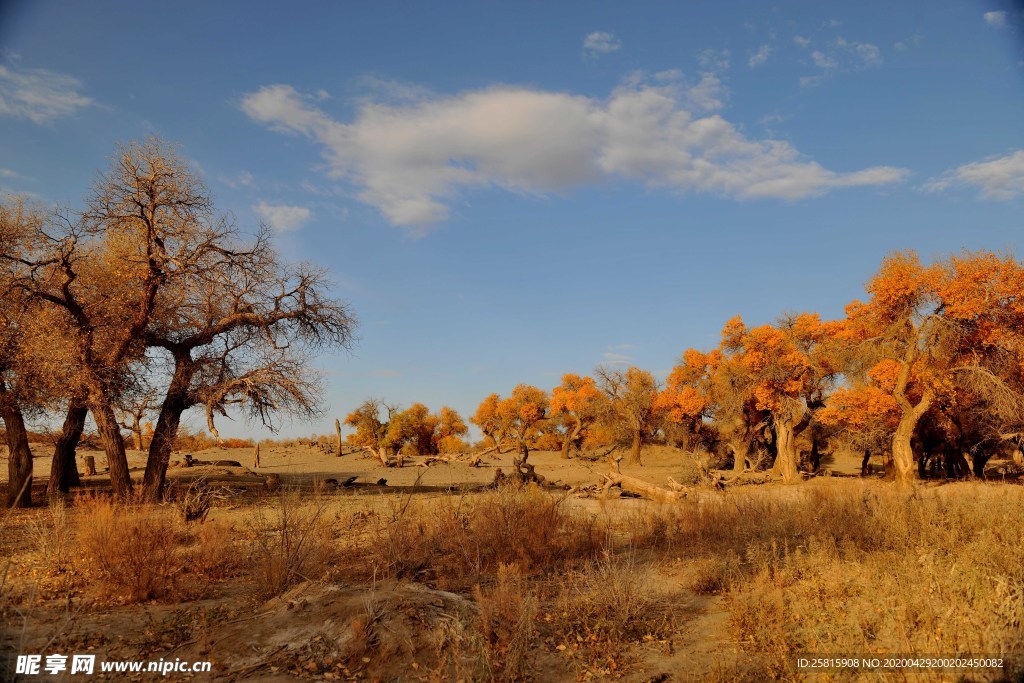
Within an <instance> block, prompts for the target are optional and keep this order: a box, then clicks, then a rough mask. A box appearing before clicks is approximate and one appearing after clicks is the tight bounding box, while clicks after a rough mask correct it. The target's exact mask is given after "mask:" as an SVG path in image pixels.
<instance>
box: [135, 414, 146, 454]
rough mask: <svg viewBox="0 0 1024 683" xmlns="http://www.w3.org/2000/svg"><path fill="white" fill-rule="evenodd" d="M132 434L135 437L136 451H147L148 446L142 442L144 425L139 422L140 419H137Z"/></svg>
mask: <svg viewBox="0 0 1024 683" xmlns="http://www.w3.org/2000/svg"><path fill="white" fill-rule="evenodd" d="M132 434H134V435H135V450H137V451H142V450H145V449H146V444H144V443H143V442H142V424H141V423H140V422H139V420H138V418H136V419H135V424H134V426H133V427H132Z"/></svg>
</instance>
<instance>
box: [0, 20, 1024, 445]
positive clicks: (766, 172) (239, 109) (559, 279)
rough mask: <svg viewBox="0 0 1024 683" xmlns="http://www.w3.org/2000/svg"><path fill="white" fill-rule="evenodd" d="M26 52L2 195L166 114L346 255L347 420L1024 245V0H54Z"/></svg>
mask: <svg viewBox="0 0 1024 683" xmlns="http://www.w3.org/2000/svg"><path fill="white" fill-rule="evenodd" d="M0 49H2V57H0V191H3V192H19V193H29V194H32V195H34V196H36V197H38V198H40V199H42V200H45V201H51V202H55V201H60V202H64V203H68V204H71V205H72V206H74V205H75V204H76V203H77V202H79V201H80V198H81V197H82V195H83V194H84V192H85V190H86V188H87V187H88V185H89V183H90V182H91V181H92V179H93V178H94V177H95V173H96V169H97V168H98V167H101V166H105V165H106V160H107V158H108V156H109V155H110V153H111V150H112V148H113V146H114V144H115V143H116V142H117V141H123V140H128V139H133V138H139V137H142V136H145V135H149V134H154V133H155V134H158V135H160V136H162V137H164V138H167V139H169V140H172V141H176V142H178V143H180V145H181V151H182V154H183V155H185V156H186V157H187V158H188V159H189V160H191V162H192V163H193V164H194V166H195V168H196V169H197V170H198V171H199V172H200V173H201V174H202V176H203V178H204V179H205V181H206V182H207V184H208V185H209V187H210V189H211V191H212V193H213V195H214V197H215V200H216V202H217V205H218V207H219V208H220V209H222V210H224V211H230V212H231V213H233V214H234V215H235V217H236V218H237V220H238V222H239V224H240V225H242V226H247V225H249V226H252V225H255V224H256V223H257V221H260V220H263V221H267V222H269V223H270V224H271V225H272V226H273V227H274V228H275V230H276V231H277V240H278V245H279V247H280V249H281V250H282V251H283V252H284V253H285V254H286V255H287V256H288V257H289V258H291V259H293V260H311V261H316V262H319V263H321V264H323V265H325V266H327V267H328V268H329V269H330V271H331V272H332V274H333V278H334V280H335V282H336V292H335V293H336V294H337V295H338V296H339V297H341V298H343V299H345V300H346V301H348V302H349V303H350V304H351V305H352V306H353V308H354V310H355V311H356V313H357V314H358V316H359V318H360V320H361V326H360V328H359V336H360V343H359V345H358V346H357V347H356V349H355V350H354V352H353V353H352V354H351V355H346V354H340V355H338V356H331V357H324V358H322V359H321V360H320V364H321V366H322V369H323V370H324V371H325V372H326V373H327V378H328V384H329V387H330V389H329V392H328V395H327V397H326V407H327V408H328V410H329V412H330V415H331V416H332V417H333V416H334V415H338V416H343V415H344V413H345V412H347V411H348V410H350V409H351V408H353V407H354V406H355V405H356V404H358V403H359V402H360V401H361V400H362V399H363V398H365V397H367V396H378V397H382V398H385V399H387V400H389V401H394V402H398V403H401V404H403V405H409V404H410V403H412V402H414V401H421V402H424V403H427V404H428V405H430V406H432V407H434V408H439V407H440V406H441V405H442V404H447V405H451V406H453V407H455V408H457V409H458V410H460V411H462V412H464V413H471V412H472V411H473V409H474V408H475V406H476V404H477V403H478V402H479V401H480V399H482V398H483V397H484V396H485V395H486V394H488V393H490V392H492V391H498V392H501V393H506V392H508V391H509V390H510V389H511V388H512V387H513V386H514V385H515V384H517V383H519V382H526V383H531V384H536V385H538V386H541V387H543V388H547V389H550V388H551V387H552V386H554V385H556V384H557V383H558V381H559V377H560V375H561V374H562V373H564V372H568V371H574V372H580V373H586V372H589V371H590V370H591V369H592V368H593V367H594V366H595V365H597V364H598V363H602V362H622V363H632V364H636V365H639V366H641V367H645V368H648V369H651V370H653V371H655V372H657V373H659V374H662V375H663V374H664V373H666V372H667V371H668V369H669V368H670V367H671V366H672V364H673V363H674V361H675V359H676V358H677V357H678V355H679V354H680V352H681V351H682V350H683V349H684V348H686V347H688V346H697V347H706V346H709V345H713V344H714V343H715V342H716V340H717V337H718V333H719V330H720V329H721V326H722V324H723V323H724V322H725V320H727V319H728V318H730V317H731V316H733V315H736V314H740V315H742V316H743V317H744V318H745V319H746V320H747V321H748V322H752V323H760V322H766V321H769V320H771V319H773V318H774V317H776V316H777V315H778V314H780V313H781V312H783V311H799V310H814V311H820V312H821V313H822V314H823V315H825V316H837V315H839V314H840V313H841V311H842V307H843V305H844V304H845V303H846V302H847V301H848V300H850V299H852V298H854V297H856V296H858V295H860V294H861V292H862V286H863V283H864V281H865V280H866V279H867V278H868V277H869V276H870V275H871V273H872V272H873V270H874V269H875V268H876V267H877V265H878V263H879V261H880V259H881V258H882V256H883V255H884V254H885V253H886V252H888V251H890V250H893V249H904V248H910V249H916V250H918V251H919V252H920V253H921V254H922V255H924V256H926V257H930V256H936V255H941V254H945V253H948V252H951V251H956V250H959V249H962V248H965V247H966V248H991V249H1009V250H1016V251H1017V252H1018V253H1019V249H1020V244H1021V240H1022V232H1021V229H1022V216H1024V212H1022V209H1024V126H1022V123H1024V15H1022V8H1021V5H1020V4H1011V3H1000V2H997V1H996V0H993V1H991V2H985V1H976V2H970V1H966V0H964V1H939V2H901V3H882V2H864V3H839V2H792V3H780V4H777V5H772V4H770V3H765V2H735V3H713V2H687V3H644V2H639V3H612V2H558V3H552V2H545V3H523V2H517V3H505V4H501V5H499V4H497V3H480V2H466V3H458V2H446V3H427V2H420V3H389V2H380V3H354V2H353V3H305V4H303V5H301V6H296V5H294V4H292V3H255V2H252V3H249V2H247V3H241V2H236V3H228V2H225V3H205V2H203V3H200V2H191V3H190V2H184V3H164V4H156V3H153V4H147V5H145V6H144V9H140V6H139V5H137V4H135V3H114V2H101V3H72V2H65V3H52V2H31V3H28V2H25V3H20V4H19V3H5V4H4V6H3V9H2V10H0ZM327 424H328V420H326V419H325V420H324V421H323V424H316V425H290V424H287V423H286V424H285V426H284V430H283V432H284V433H285V434H305V433H308V432H311V431H325V430H326V428H327ZM251 431H252V430H250V429H249V428H248V427H246V426H245V425H244V423H238V424H234V425H225V426H224V429H222V432H224V433H226V434H229V435H241V434H247V433H250V432H251ZM257 433H260V432H257Z"/></svg>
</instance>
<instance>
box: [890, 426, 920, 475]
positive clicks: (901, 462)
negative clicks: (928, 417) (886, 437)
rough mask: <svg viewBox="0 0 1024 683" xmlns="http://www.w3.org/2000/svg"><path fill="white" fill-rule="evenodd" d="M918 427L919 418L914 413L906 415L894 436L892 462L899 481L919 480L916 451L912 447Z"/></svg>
mask: <svg viewBox="0 0 1024 683" xmlns="http://www.w3.org/2000/svg"><path fill="white" fill-rule="evenodd" d="M916 425H917V418H916V417H915V416H914V415H913V413H911V414H904V416H903V417H902V418H900V423H899V426H897V427H896V432H895V433H894V434H893V435H892V462H893V466H894V467H895V469H896V479H897V481H901V482H911V481H914V480H916V479H917V468H916V467H914V449H913V447H912V446H911V445H910V440H911V439H912V438H913V436H914V427H915V426H916Z"/></svg>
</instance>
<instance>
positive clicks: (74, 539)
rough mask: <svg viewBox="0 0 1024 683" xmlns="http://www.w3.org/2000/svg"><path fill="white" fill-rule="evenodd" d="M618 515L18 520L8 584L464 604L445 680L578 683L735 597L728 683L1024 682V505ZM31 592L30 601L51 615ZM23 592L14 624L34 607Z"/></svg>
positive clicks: (297, 505) (449, 642)
mask: <svg viewBox="0 0 1024 683" xmlns="http://www.w3.org/2000/svg"><path fill="white" fill-rule="evenodd" d="M613 502H614V501H612V503H613ZM609 507H610V503H609V504H606V505H605V508H604V513H602V514H594V513H593V512H586V511H584V510H583V509H582V508H581V506H579V505H576V504H575V501H574V500H573V499H569V498H564V497H562V496H559V495H552V494H550V493H548V492H546V491H544V490H542V489H538V488H536V487H523V488H505V489H500V490H496V491H492V492H487V493H483V494H476V495H465V496H442V497H438V498H433V499H427V500H422V499H414V498H413V497H411V496H402V497H389V498H386V499H385V498H349V497H340V498H328V497H326V496H321V495H319V494H317V495H314V496H312V497H308V496H307V497H305V498H303V497H300V496H299V494H298V493H295V492H287V491H286V492H282V493H280V494H278V495H275V496H273V497H272V498H271V499H270V500H269V501H263V502H261V503H258V504H253V505H245V506H242V507H241V508H239V509H237V510H234V511H232V512H230V514H228V513H227V512H225V511H224V510H218V508H216V506H215V507H214V514H212V515H211V517H210V519H208V520H207V521H205V522H202V523H191V524H186V523H185V522H184V521H183V518H182V516H181V515H180V514H177V511H176V510H175V508H174V507H173V506H149V505H137V504H121V503H115V502H111V501H107V500H101V499H86V500H81V501H79V502H78V503H76V504H75V505H73V506H70V507H68V508H64V507H63V506H55V507H52V508H50V509H49V510H37V511H29V512H27V513H25V514H24V515H19V516H17V517H16V518H14V519H15V521H14V522H13V523H12V524H9V525H8V526H9V528H8V530H7V531H8V532H9V534H10V535H8V536H7V539H6V541H5V542H7V543H8V545H10V544H12V543H15V541H14V540H12V539H21V540H20V541H17V543H16V544H15V545H17V546H18V547H19V548H20V550H19V551H18V553H20V554H17V555H16V556H14V559H13V560H12V559H10V558H9V559H8V561H7V564H8V565H11V563H12V562H13V563H14V564H13V565H11V566H18V567H22V566H24V564H25V562H26V559H25V558H26V557H28V556H31V558H32V562H35V563H36V564H37V565H38V566H40V567H42V571H41V572H39V573H37V574H36V575H37V576H43V577H44V578H45V577H49V578H47V579H46V580H47V581H50V582H51V583H50V584H46V585H52V586H58V587H60V588H61V590H65V589H66V590H68V591H69V594H70V592H74V593H75V595H79V594H83V593H84V594H89V595H96V596H100V597H102V598H103V599H104V600H108V601H113V602H122V603H124V602H127V603H131V602H139V601H151V600H157V601H164V602H181V603H183V604H187V603H188V601H190V600H194V599H196V598H197V597H200V596H206V595H210V594H211V590H210V589H211V588H212V587H213V586H216V585H220V584H224V585H230V586H235V587H241V588H243V589H245V590H243V591H241V593H242V594H243V595H249V596H255V597H256V598H257V599H263V598H265V597H269V596H273V595H278V594H280V593H282V592H283V591H285V590H287V589H288V588H289V587H290V586H293V585H295V584H296V583H298V582H301V581H304V580H307V579H319V578H326V579H329V580H339V581H342V582H345V583H356V584H359V583H362V582H365V583H367V584H369V583H370V581H371V580H374V579H383V578H395V579H406V580H414V581H417V582H421V583H425V584H428V585H430V586H433V587H436V588H441V589H443V590H454V591H457V592H461V593H462V594H463V595H465V596H469V597H471V599H472V602H473V604H475V605H476V609H477V610H478V611H477V612H476V613H475V615H473V616H470V617H465V616H463V617H460V618H459V619H458V620H452V621H451V622H445V623H444V624H441V625H439V626H437V627H436V628H435V629H434V630H433V631H432V632H431V633H430V634H427V635H425V636H424V637H426V638H428V639H432V640H431V642H434V641H436V642H435V643H434V646H436V661H435V664H436V666H437V668H436V670H435V672H434V674H431V675H435V677H436V678H437V679H438V680H444V679H446V678H450V677H452V676H455V677H456V678H458V677H462V678H464V679H466V680H523V679H527V678H529V677H530V676H539V675H542V673H541V672H542V670H541V669H538V666H539V664H538V659H537V657H538V653H539V652H544V651H547V652H551V651H552V649H553V648H554V647H555V645H557V644H559V643H561V644H564V645H566V649H567V650H568V652H566V650H565V649H563V650H561V651H560V652H561V653H562V654H558V653H555V655H553V656H557V657H561V658H563V659H564V657H565V656H566V655H568V656H569V659H570V660H571V662H572V664H573V665H574V666H575V667H576V672H577V675H579V676H584V677H585V676H587V675H592V674H596V675H618V674H619V673H621V672H622V671H623V669H627V670H628V668H629V666H630V665H631V662H635V661H636V659H635V656H634V654H631V653H635V652H636V646H637V644H638V643H642V642H648V641H650V640H652V639H659V640H661V639H671V638H673V637H675V636H674V634H676V633H679V632H680V631H679V629H680V627H681V626H683V623H682V622H681V621H679V619H680V617H679V616H678V615H679V612H678V610H676V609H675V608H676V607H677V606H678V605H679V604H680V602H681V601H683V600H685V599H686V598H687V596H691V595H692V594H694V593H696V594H703V595H717V596H720V597H718V598H713V599H714V600H716V601H720V602H721V603H722V604H723V605H724V607H725V608H727V609H728V612H729V618H728V622H727V623H728V628H727V632H724V633H723V634H719V635H720V636H721V637H724V638H726V639H731V641H732V646H731V647H732V648H738V649H739V650H740V651H741V652H742V653H743V654H742V655H741V656H740V657H739V660H738V663H737V664H736V665H735V666H734V665H732V664H725V663H722V664H718V665H716V666H715V667H713V668H710V669H709V671H710V673H709V675H710V676H711V677H712V679H713V680H723V681H724V680H752V679H777V680H795V679H798V678H800V676H801V674H800V673H799V672H797V671H796V670H795V668H794V662H795V659H796V657H797V656H801V655H814V654H818V655H822V654H903V655H909V654H919V655H943V656H950V655H959V656H968V655H970V656H990V655H997V656H1002V657H1004V658H1006V660H1007V663H1008V666H1009V668H1007V669H1006V670H1004V672H1003V675H1004V678H1005V679H1006V680H1014V677H1016V676H1020V675H1021V674H1022V673H1024V670H1022V662H1024V645H1022V644H1024V489H1022V488H1020V487H1015V486H1005V485H995V484H993V485H986V484H952V485H947V486H940V487H927V486H923V487H918V488H916V489H909V490H907V489H899V488H896V487H892V486H887V485H884V484H878V483H860V482H836V481H832V482H814V483H810V484H807V485H804V486H800V487H782V488H770V487H758V488H751V489H750V490H746V491H744V490H739V491H735V492H730V493H727V494H723V495H714V494H703V496H702V497H701V498H699V499H695V498H686V499H684V500H683V501H682V502H680V503H679V504H678V505H673V506H656V505H650V506H641V507H639V508H637V511H636V512H634V513H626V514H618V515H615V514H611V515H609V514H606V513H607V511H608V508H609ZM620 512H621V511H620ZM229 520H233V521H234V523H233V524H232V523H230V521H229ZM11 547H14V546H13V545H12V546H11ZM669 560H671V562H669ZM668 568H671V569H668ZM666 572H670V573H671V572H675V573H672V578H671V580H670V581H667V582H666V581H665V580H663V579H664V576H665V573H666ZM659 577H661V578H659ZM35 580H36V581H37V584H36V585H35V586H34V587H33V588H32V592H30V593H31V596H34V597H30V599H29V602H33V601H43V600H45V599H51V598H52V597H55V595H56V594H55V593H53V591H49V592H47V591H40V590H39V585H42V584H40V583H39V581H40V580H39V579H35ZM18 581H22V579H18ZM0 583H2V581H0ZM14 583H17V581H15V580H14V579H12V577H11V576H8V577H7V584H6V585H4V586H3V593H4V595H3V596H2V597H3V598H4V600H5V603H4V604H7V605H14V604H15V603H17V604H26V603H25V600H26V599H25V598H24V597H23V596H22V597H19V594H18V590H21V591H22V593H24V590H25V589H23V588H19V589H18V590H15V588H16V587H15V586H14V585H13V584H14ZM667 584H673V585H674V586H676V587H675V588H666V585H667ZM25 595H29V593H25ZM19 601H20V602H19ZM5 609H8V608H6V607H5ZM7 614H8V615H14V613H13V612H10V611H9V610H8V612H7ZM14 616H16V615H14ZM374 624H375V613H374V610H373V605H372V604H371V603H368V606H367V610H366V615H365V619H363V620H362V621H360V620H359V619H356V620H354V621H353V623H352V624H351V625H350V626H351V629H352V632H353V634H354V635H356V636H358V635H359V634H363V636H364V637H363V638H360V637H353V638H351V639H350V649H351V651H350V652H348V653H346V658H347V659H350V660H352V661H356V662H360V661H362V658H363V657H364V656H372V655H373V653H374V652H376V650H375V646H374V637H375V636H374V633H375V630H374V629H375V626H374ZM155 637H156V636H155ZM434 646H431V647H434ZM428 673H430V672H429V671H426V670H425V671H424V675H425V676H426V675H427V674H428ZM985 675H987V674H982V678H984V676H985ZM901 676H902V674H900V675H896V674H892V675H891V678H892V679H893V680H898V679H900V677H901ZM974 677H975V678H978V676H977V675H975V676H974ZM882 678H884V676H882Z"/></svg>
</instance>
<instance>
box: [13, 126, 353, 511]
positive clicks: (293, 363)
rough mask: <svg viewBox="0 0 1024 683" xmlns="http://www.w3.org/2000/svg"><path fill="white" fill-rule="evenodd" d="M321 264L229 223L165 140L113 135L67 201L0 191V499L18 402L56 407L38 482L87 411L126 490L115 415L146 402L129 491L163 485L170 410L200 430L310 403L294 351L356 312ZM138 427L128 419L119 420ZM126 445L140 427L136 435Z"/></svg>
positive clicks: (17, 481) (307, 349)
mask: <svg viewBox="0 0 1024 683" xmlns="http://www.w3.org/2000/svg"><path fill="white" fill-rule="evenodd" d="M329 285H330V283H329V282H328V280H327V278H326V276H325V273H324V271H323V270H321V269H319V268H316V267H313V266H309V265H306V264H300V265H293V264H288V263H284V262H282V261H281V260H280V257H279V256H278V255H277V253H276V251H275V250H274V248H273V246H272V244H271V240H270V233H269V230H268V228H267V227H265V226H260V227H259V228H258V229H257V230H256V231H255V233H254V234H252V235H246V234H243V233H242V232H241V231H240V230H239V229H238V228H237V227H236V226H235V225H234V223H233V222H232V220H231V219H230V217H228V216H224V215H219V214H217V213H216V212H215V209H214V206H213V202H212V199H211V197H210V195H209V192H208V190H207V189H206V187H205V185H204V184H203V182H202V180H201V179H200V178H198V177H197V176H195V175H194V174H193V173H192V172H191V171H190V170H189V168H188V166H187V165H186V164H185V162H184V161H183V160H182V159H180V158H179V157H178V155H177V154H176V153H175V150H174V149H173V148H172V147H171V146H170V145H168V144H166V143H164V142H162V141H160V140H158V139H149V140H145V141H142V142H135V143H130V144H127V145H124V146H122V147H120V148H118V149H117V150H116V152H115V154H114V157H113V160H112V163H111V165H110V167H109V168H108V169H107V170H106V171H105V172H104V173H102V174H101V175H100V176H99V177H98V179H97V181H96V182H95V184H94V186H93V188H92V190H91V192H90V193H89V194H88V195H87V197H86V199H85V202H84V206H83V208H82V209H81V210H78V211H71V210H69V209H66V208H60V207H58V208H46V207H42V206H37V205H32V204H29V203H28V202H27V201H25V200H23V199H20V198H7V199H5V200H3V202H2V203H0V292H2V301H3V304H2V307H0V317H2V323H3V325H2V328H3V337H2V339H0V417H2V418H3V421H4V426H5V432H6V439H7V446H8V452H9V465H8V468H9V484H8V498H9V500H8V503H9V504H11V505H27V504H29V503H30V502H31V480H32V476H33V472H32V458H31V453H30V451H29V449H28V443H27V437H26V435H25V428H24V423H25V416H26V415H36V414H40V413H52V412H54V411H58V410H60V411H64V412H65V413H66V417H65V420H64V425H63V430H62V432H61V435H60V437H59V438H58V440H57V445H56V447H55V450H54V457H53V465H52V469H53V471H52V472H51V477H50V481H49V486H50V488H51V491H53V492H56V491H66V490H67V489H68V487H69V486H71V485H74V484H75V483H76V482H77V480H78V473H77V464H76V461H75V457H74V456H75V446H76V445H77V442H78V440H79V439H80V438H81V435H82V430H83V427H84V423H85V419H86V414H87V413H88V414H89V415H91V416H92V419H93V421H94V422H95V425H96V428H97V431H98V434H99V437H100V441H101V442H102V445H103V448H104V450H105V452H106V456H107V463H108V467H109V474H110V481H111V486H112V488H113V490H114V493H115V494H116V495H118V496H121V497H127V496H129V495H131V494H132V493H133V482H132V478H131V475H130V472H129V468H128V461H127V457H126V451H125V444H124V441H123V439H122V435H121V429H122V426H123V425H122V424H121V422H120V421H119V420H118V418H117V415H118V413H119V412H120V413H121V414H122V415H125V416H129V419H133V420H134V418H131V417H130V416H132V415H133V414H138V413H139V408H140V405H141V406H146V408H145V409H149V408H150V407H152V408H153V409H155V411H156V413H157V420H156V425H155V427H153V430H152V434H151V435H150V438H149V444H148V457H147V463H146V469H145V473H144V476H143V482H142V492H141V493H142V495H143V497H144V498H145V499H148V500H159V499H160V498H161V497H162V495H163V492H164V484H165V474H166V471H167V467H168V463H169V459H170V454H171V449H172V445H173V443H174V440H175V436H176V434H177V431H178V428H179V424H180V421H181V417H182V414H183V413H184V412H185V411H186V410H189V409H190V408H193V407H202V408H203V409H204V410H205V412H206V415H207V418H208V423H209V425H210V427H211V430H213V431H214V433H216V429H215V427H214V426H213V425H214V416H215V415H217V414H221V415H223V414H226V412H227V410H228V409H229V408H233V409H235V410H238V411H241V412H243V413H245V414H247V415H249V416H251V417H253V418H255V419H257V420H260V421H262V422H263V423H264V424H267V425H271V424H272V420H273V418H274V417H275V415H277V414H279V413H282V412H285V413H292V414H297V415H299V416H307V417H308V416H311V415H314V414H316V413H317V397H318V393H319V380H318V377H317V376H316V375H315V374H313V373H312V372H311V371H310V370H309V367H310V366H309V363H308V362H307V361H308V354H309V353H311V352H314V351H316V350H318V349H321V348H346V347H348V346H349V345H350V344H351V342H352V338H353V337H352V334H353V329H354V325H355V319H354V317H353V315H352V313H351V312H350V311H349V309H348V307H347V306H345V305H344V304H342V303H341V302H339V301H337V300H335V299H334V298H332V297H331V296H330V294H329ZM130 428H131V429H132V430H133V431H135V430H136V429H141V425H140V424H138V422H137V421H133V422H132V423H131V427H130ZM139 439H140V440H139V443H138V445H141V436H139Z"/></svg>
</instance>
